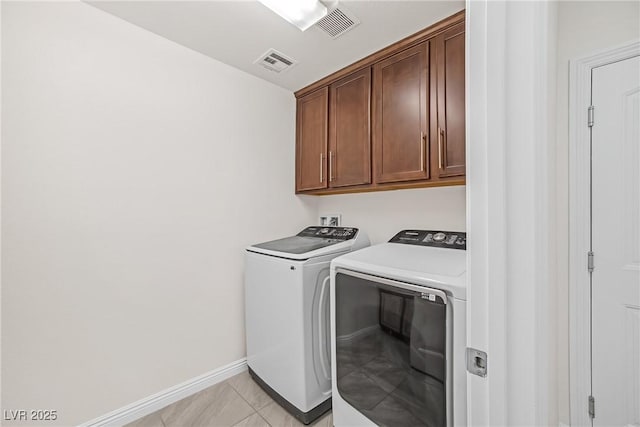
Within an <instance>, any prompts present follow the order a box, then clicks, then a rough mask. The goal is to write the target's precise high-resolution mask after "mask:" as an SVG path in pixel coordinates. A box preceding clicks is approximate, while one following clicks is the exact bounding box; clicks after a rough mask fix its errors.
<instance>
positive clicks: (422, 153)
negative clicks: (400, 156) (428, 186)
mask: <svg viewBox="0 0 640 427" xmlns="http://www.w3.org/2000/svg"><path fill="white" fill-rule="evenodd" d="M425 140H426V138H425V135H424V132H420V171H424V145H425V143H424V142H425Z"/></svg>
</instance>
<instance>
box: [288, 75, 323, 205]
mask: <svg viewBox="0 0 640 427" xmlns="http://www.w3.org/2000/svg"><path fill="white" fill-rule="evenodd" d="M328 93H329V90H328V88H326V87H324V88H322V89H318V90H317V91H315V92H312V93H310V94H309V95H306V96H304V97H302V98H299V99H298V102H297V117H296V191H298V192H299V191H305V190H317V189H321V188H327V182H328V179H327V127H328V123H327V122H328V120H327V115H328V112H327V111H328V109H329V105H328V98H329V97H328Z"/></svg>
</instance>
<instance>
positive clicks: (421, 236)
mask: <svg viewBox="0 0 640 427" xmlns="http://www.w3.org/2000/svg"><path fill="white" fill-rule="evenodd" d="M389 243H404V244H407V245H419V246H431V247H435V248H449V249H465V250H466V249H467V233H463V232H461V231H431V230H402V231H401V232H399V233H398V234H396V235H395V236H393V237H392V238H391V240H389Z"/></svg>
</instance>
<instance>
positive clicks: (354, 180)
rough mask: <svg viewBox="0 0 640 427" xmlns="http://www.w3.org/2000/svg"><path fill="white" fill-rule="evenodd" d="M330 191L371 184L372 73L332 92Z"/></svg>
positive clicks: (344, 81) (350, 78)
mask: <svg viewBox="0 0 640 427" xmlns="http://www.w3.org/2000/svg"><path fill="white" fill-rule="evenodd" d="M329 94H330V96H329V102H330V104H329V187H344V186H348V185H360V184H369V183H371V136H370V109H371V104H370V99H371V69H370V68H366V69H364V70H361V71H358V72H356V73H354V74H352V75H350V76H347V77H345V78H344V79H341V80H339V81H337V82H335V83H333V84H332V85H331V87H330V89H329Z"/></svg>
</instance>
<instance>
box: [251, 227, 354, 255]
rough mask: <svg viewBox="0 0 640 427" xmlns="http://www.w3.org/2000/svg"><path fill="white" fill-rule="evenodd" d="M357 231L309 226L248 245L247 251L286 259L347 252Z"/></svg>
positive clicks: (352, 244)
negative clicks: (296, 232)
mask: <svg viewBox="0 0 640 427" xmlns="http://www.w3.org/2000/svg"><path fill="white" fill-rule="evenodd" d="M358 235H359V231H358V229H357V228H354V227H321V226H310V227H307V228H305V229H304V230H302V231H301V232H300V233H298V234H297V235H295V236H290V237H285V238H283V239H277V240H272V241H269V242H264V243H258V244H256V245H252V246H249V247H248V248H247V250H248V251H249V252H256V253H261V254H264V255H271V256H277V257H281V258H287V259H296V260H301V259H309V258H313V257H318V256H323V255H328V254H333V253H339V252H347V251H349V250H351V249H352V247H353V246H354V243H356V241H358V239H357V237H358Z"/></svg>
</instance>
